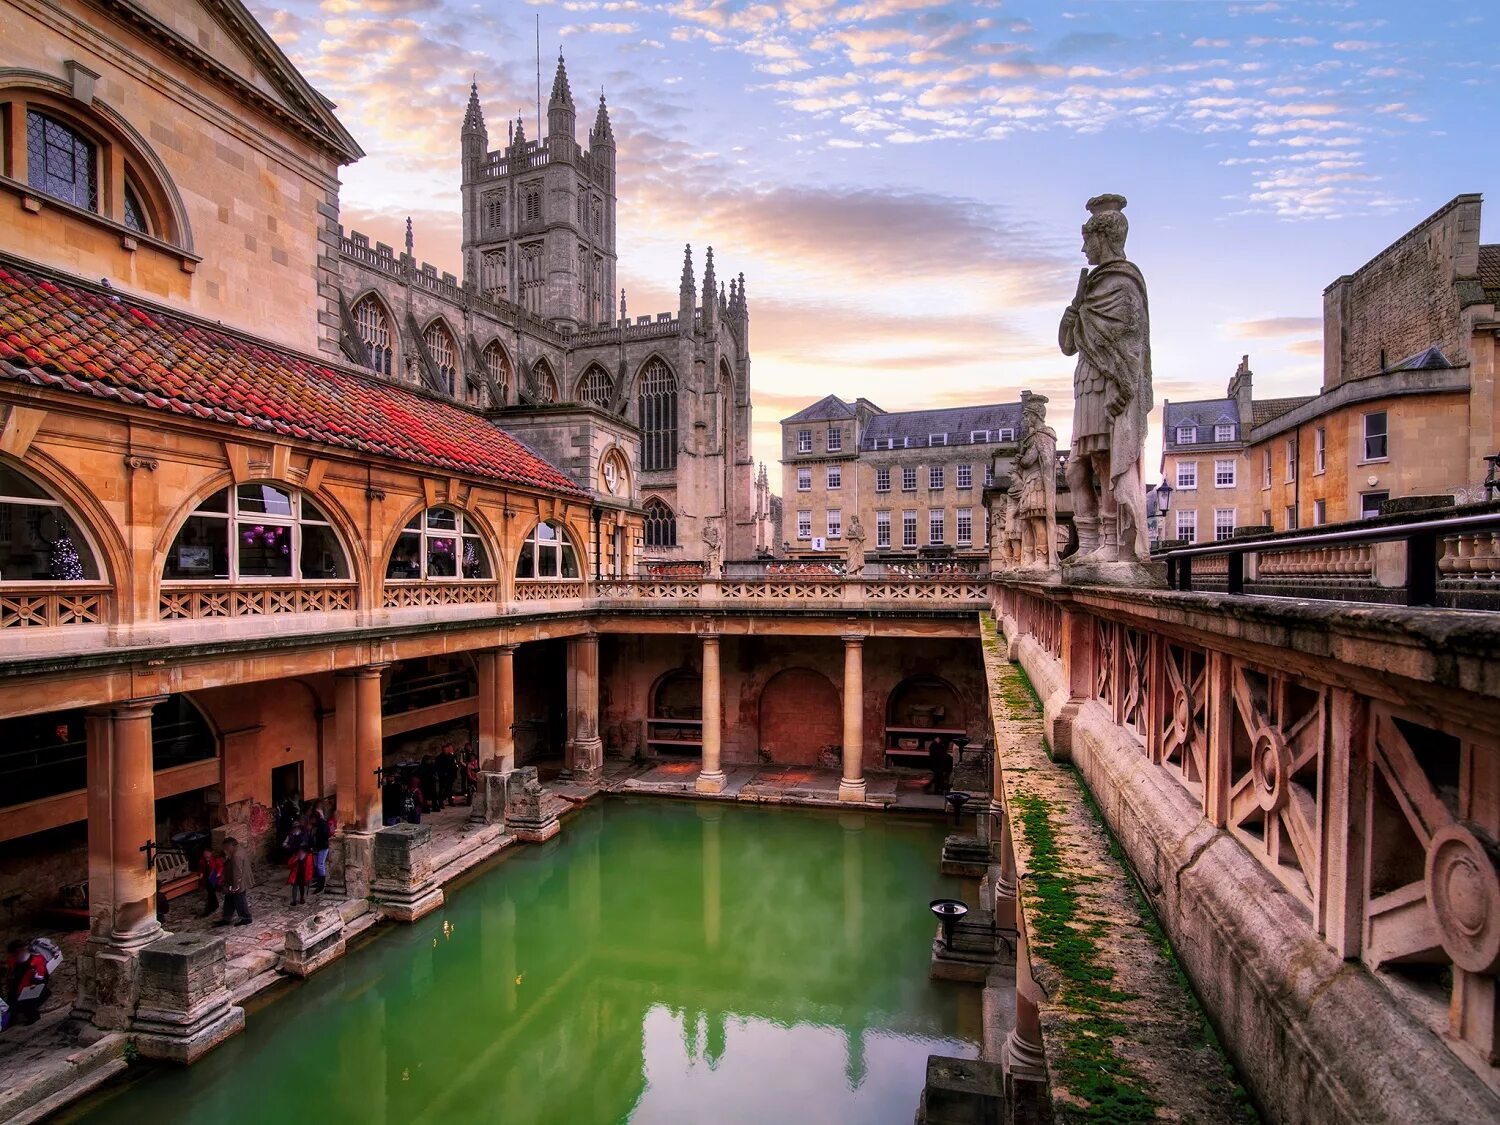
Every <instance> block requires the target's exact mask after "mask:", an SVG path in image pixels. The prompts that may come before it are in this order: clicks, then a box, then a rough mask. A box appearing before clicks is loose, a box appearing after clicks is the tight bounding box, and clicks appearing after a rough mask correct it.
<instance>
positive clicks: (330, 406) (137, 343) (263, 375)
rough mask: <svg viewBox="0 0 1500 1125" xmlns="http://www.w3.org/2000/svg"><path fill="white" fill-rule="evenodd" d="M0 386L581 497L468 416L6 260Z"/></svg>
mask: <svg viewBox="0 0 1500 1125" xmlns="http://www.w3.org/2000/svg"><path fill="white" fill-rule="evenodd" d="M0 378H7V379H13V380H17V381H21V382H28V383H32V384H35V385H37V386H46V387H53V388H55V389H57V390H61V391H66V392H68V393H71V394H86V395H93V396H95V397H97V398H107V399H114V400H116V401H119V402H124V403H129V404H131V405H133V406H142V407H145V408H146V409H148V410H160V411H164V412H167V413H174V414H182V415H186V416H188V417H193V418H203V419H208V420H216V421H221V422H224V423H227V424H228V425H231V426H237V427H239V428H241V429H249V430H258V431H260V432H262V433H273V434H283V435H288V436H291V437H297V438H302V439H305V440H308V441H314V442H322V443H323V444H325V445H332V446H337V447H339V448H341V449H348V450H353V451H355V452H357V453H366V454H375V455H378V456H381V457H388V458H391V459H393V460H397V461H406V462H412V463H415V464H418V465H428V466H432V467H434V468H441V469H445V470H448V471H452V472H459V473H465V474H470V475H473V476H477V477H488V478H492V479H495V480H501V481H506V482H509V483H512V484H518V485H527V486H531V487H534V488H540V489H547V490H550V491H554V492H566V493H569V494H572V495H582V493H581V491H580V489H579V488H578V486H577V485H576V484H574V483H573V482H572V481H571V480H570V479H569V478H568V477H567V476H566V475H564V473H563V472H562V471H561V470H560V469H558V468H557V467H555V466H554V465H551V464H549V463H548V462H547V461H544V460H543V459H542V458H541V457H539V456H537V455H536V454H535V453H533V452H532V451H531V450H530V449H528V448H527V447H526V446H524V445H523V444H521V442H519V441H517V440H516V439H515V438H513V437H511V436H510V435H509V434H507V433H505V432H504V431H503V430H501V429H499V428H498V427H496V426H495V425H494V424H492V423H490V422H488V421H486V420H485V419H484V418H482V417H480V416H478V415H477V414H473V413H471V412H469V411H467V410H462V409H460V408H458V407H456V406H451V405H449V404H447V403H444V402H441V401H437V400H434V399H429V398H425V397H423V396H421V395H417V394H413V393H412V392H410V391H408V390H405V389H404V388H401V387H395V386H391V385H389V384H386V383H381V382H379V381H378V380H376V379H373V378H363V377H361V376H359V375H355V374H353V373H351V372H348V371H341V370H338V369H336V368H332V367H328V366H325V365H323V364H320V363H318V362H317V361H316V360H312V359H309V358H307V357H306V356H299V355H295V354H293V353H290V352H285V351H281V350H280V349H278V348H275V347H272V346H270V345H268V344H262V343H257V342H255V341H253V340H248V339H245V338H243V337H240V336H237V335H235V334H233V333H230V332H227V331H222V330H218V329H215V328H212V327H209V326H206V325H202V324H197V323H194V322H192V321H189V320H184V319H180V318H178V317H175V316H172V315H171V314H168V313H163V312H158V311H155V310H150V309H144V308H140V307H138V306H136V305H133V304H131V303H130V300H129V298H127V297H125V296H123V295H121V296H120V297H118V298H116V297H111V296H108V295H105V294H102V293H98V292H96V291H94V290H91V289H85V288H83V287H81V286H74V285H71V284H68V283H66V282H62V281H57V280H52V279H50V278H46V277H43V276H41V275H39V274H33V273H31V272H29V271H28V270H26V269H24V268H23V267H20V266H17V265H14V264H11V263H9V262H0Z"/></svg>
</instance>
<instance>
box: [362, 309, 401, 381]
mask: <svg viewBox="0 0 1500 1125" xmlns="http://www.w3.org/2000/svg"><path fill="white" fill-rule="evenodd" d="M354 325H355V327H356V328H357V329H358V331H359V338H360V339H361V340H363V341H364V342H365V348H366V349H367V350H368V351H369V353H370V370H371V371H373V372H375V374H377V375H389V374H390V373H391V360H392V358H393V356H394V355H395V349H393V348H392V347H391V339H392V337H393V333H392V332H391V321H390V318H389V317H388V316H386V315H385V309H384V307H382V305H381V304H380V300H379V298H377V297H376V296H375V294H373V293H369V294H366V295H365V296H364V297H362V298H360V301H359V303H358V304H356V305H355V306H354Z"/></svg>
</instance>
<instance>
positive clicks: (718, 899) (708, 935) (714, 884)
mask: <svg viewBox="0 0 1500 1125" xmlns="http://www.w3.org/2000/svg"><path fill="white" fill-rule="evenodd" d="M723 818H724V810H723V809H721V808H719V807H718V806H717V804H714V803H710V804H707V805H699V806H698V820H699V822H700V823H701V824H702V825H703V942H704V944H705V945H706V946H707V947H708V948H709V949H710V950H716V949H718V948H719V935H720V927H721V924H722V921H723V914H722V910H723V883H722V879H723V875H724V860H723V856H722V854H721V853H720V844H719V831H720V822H721V821H722V820H723Z"/></svg>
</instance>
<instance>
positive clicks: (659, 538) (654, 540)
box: [641, 496, 677, 551]
mask: <svg viewBox="0 0 1500 1125" xmlns="http://www.w3.org/2000/svg"><path fill="white" fill-rule="evenodd" d="M641 512H642V519H641V541H642V543H643V545H644V546H645V547H646V549H647V550H657V551H665V550H670V549H671V548H674V547H676V546H677V513H676V512H674V511H672V508H671V506H670V505H669V504H668V503H667V502H666V501H665V500H663V499H662V498H661V497H659V496H652V497H650V498H649V499H648V500H647V501H646V502H645V503H644V504H642V505H641ZM663 513H665V514H663ZM653 531H659V532H662V533H663V534H658V535H653Z"/></svg>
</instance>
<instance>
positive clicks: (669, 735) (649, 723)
mask: <svg viewBox="0 0 1500 1125" xmlns="http://www.w3.org/2000/svg"><path fill="white" fill-rule="evenodd" d="M650 711H651V713H650V716H649V717H648V718H647V719H646V752H647V753H649V754H663V755H668V754H669V755H673V756H678V757H698V756H699V755H701V754H702V753H703V677H702V676H701V675H700V674H699V673H697V672H695V671H693V670H692V669H691V668H675V669H673V670H672V671H670V672H668V673H667V674H666V675H664V676H662V677H661V679H659V680H657V681H656V683H655V684H654V685H653V686H652V688H651V709H650Z"/></svg>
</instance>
